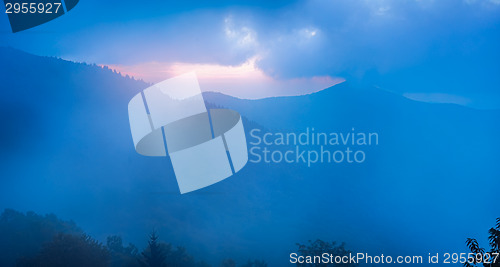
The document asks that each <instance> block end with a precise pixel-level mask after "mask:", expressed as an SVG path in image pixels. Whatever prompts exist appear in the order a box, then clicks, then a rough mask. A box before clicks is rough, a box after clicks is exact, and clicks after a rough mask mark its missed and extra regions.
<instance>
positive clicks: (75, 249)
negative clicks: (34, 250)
mask: <svg viewBox="0 0 500 267" xmlns="http://www.w3.org/2000/svg"><path fill="white" fill-rule="evenodd" d="M17 266H37V267H67V266H72V267H87V266H94V267H105V266H109V252H108V250H107V249H106V248H105V247H104V246H103V245H102V244H101V243H99V242H98V241H96V240H94V239H92V238H91V237H90V236H88V235H85V234H82V235H71V234H63V233H60V234H57V235H56V236H55V237H54V239H53V240H52V242H50V243H48V244H46V245H44V246H43V248H42V250H41V251H40V252H39V254H38V255H37V256H36V257H34V258H28V259H22V260H20V261H19V262H18V264H17Z"/></svg>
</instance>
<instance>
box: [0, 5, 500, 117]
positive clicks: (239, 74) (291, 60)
mask: <svg viewBox="0 0 500 267" xmlns="http://www.w3.org/2000/svg"><path fill="white" fill-rule="evenodd" d="M110 2H115V3H110ZM110 2H106V3H105V2H104V1H97V0H82V1H80V3H79V4H78V6H77V7H76V8H75V9H73V10H71V11H70V12H69V13H68V14H66V15H64V16H62V17H61V18H59V19H56V20H54V21H52V22H49V23H47V24H44V25H41V26H39V27H36V28H33V29H30V30H27V31H24V32H20V33H16V34H12V33H11V32H10V27H9V24H8V20H7V16H6V15H4V16H1V18H0V33H1V35H0V45H9V46H12V47H15V48H19V49H21V50H25V51H28V52H31V53H35V54H38V55H49V56H59V57H62V58H65V59H69V60H75V61H85V62H89V63H97V64H104V65H110V66H112V67H113V68H116V69H119V70H120V71H122V72H124V73H128V74H131V75H134V76H136V77H138V78H143V79H144V80H146V81H149V82H156V81H160V80H162V79H165V78H168V77H171V76H174V75H176V74H180V73H182V72H186V71H190V70H196V71H197V72H198V75H199V76H200V79H201V80H202V86H203V85H205V86H204V87H205V88H204V89H205V90H219V91H222V92H225V93H230V94H233V95H236V96H239V97H248V98H258V97H265V96H272V95H294V94H300V93H308V92H314V91H317V90H321V89H323V88H325V87H328V86H330V85H333V84H335V83H338V82H340V81H343V79H346V80H347V81H348V82H352V84H353V86H372V85H375V86H379V87H381V88H383V89H386V90H390V91H393V92H397V93H399V94H402V95H405V96H407V97H411V98H414V99H420V100H425V101H434V102H453V103H459V104H464V105H469V106H474V107H480V108H500V75H499V74H500V63H499V62H500V0H484V1H479V0H477V1H474V0H467V1H455V0H440V1H430V0H420V1H415V0H412V1H410V0H408V1H401V0H394V1H382V0H374V1H347V0H344V1H324V0H323V1H297V2H289V1H246V2H231V1H212V2H213V3H207V1H199V2H197V1H189V2H185V1H175V2H167V1H161V2H160V1H145V2H142V3H141V2H139V3H138V2H137V1H131V0H123V1H119V2H118V1H110ZM117 3H119V4H117Z"/></svg>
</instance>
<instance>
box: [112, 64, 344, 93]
mask: <svg viewBox="0 0 500 267" xmlns="http://www.w3.org/2000/svg"><path fill="white" fill-rule="evenodd" d="M256 61H257V58H251V59H249V60H248V61H246V62H245V63H243V64H241V65H238V66H225V65H217V64H193V63H182V62H179V63H168V62H148V63H142V64H137V65H128V66H127V65H108V67H109V68H111V69H115V70H118V71H120V72H121V73H122V74H127V75H130V76H134V77H136V78H141V79H144V80H145V81H148V82H151V83H156V82H160V81H162V80H164V79H168V78H171V77H175V76H178V75H181V74H184V73H187V72H191V71H195V72H196V74H197V76H198V79H199V82H200V86H201V89H202V90H203V91H212V92H221V93H224V94H227V95H232V96H235V97H239V98H246V99H257V98H265V97H273V96H293V95H304V94H309V93H314V92H317V91H320V90H323V89H325V88H328V87H331V86H333V85H335V84H338V83H341V82H343V81H344V79H342V78H332V77H330V76H322V77H320V76H315V77H310V78H294V79H286V80H278V79H275V78H273V77H270V76H268V75H266V74H265V73H264V72H263V71H262V70H260V69H259V68H257V67H256Z"/></svg>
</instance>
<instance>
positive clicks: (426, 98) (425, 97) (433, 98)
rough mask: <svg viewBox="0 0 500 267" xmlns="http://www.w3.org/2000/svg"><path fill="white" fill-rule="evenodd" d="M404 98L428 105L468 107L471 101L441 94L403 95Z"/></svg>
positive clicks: (457, 96)
mask: <svg viewBox="0 0 500 267" xmlns="http://www.w3.org/2000/svg"><path fill="white" fill-rule="evenodd" d="M403 96H404V97H406V98H408V99H412V100H416V101H421V102H428V103H447V104H458V105H462V106H468V105H469V104H470V103H471V102H472V101H471V100H470V99H469V98H466V97H463V96H459V95H452V94H443V93H404V94H403Z"/></svg>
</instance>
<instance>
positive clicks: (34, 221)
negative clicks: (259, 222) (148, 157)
mask: <svg viewBox="0 0 500 267" xmlns="http://www.w3.org/2000/svg"><path fill="white" fill-rule="evenodd" d="M0 237H1V238H0V251H2V253H1V254H0V266H17V267H29V266H38V267H63V266H64V267H67V266H72V267H88V266H93V267H108V266H109V267H115V266H116V267H118V266H120V267H121V266H125V267H167V266H186V267H207V266H211V265H209V264H208V263H206V262H204V261H201V260H198V259H195V258H194V257H193V256H192V255H190V254H189V253H188V252H187V250H186V249H185V248H184V247H180V246H173V245H172V244H169V243H166V242H162V241H160V239H159V236H158V234H157V233H156V232H153V233H151V234H150V235H149V241H148V245H147V246H146V248H144V249H143V250H142V251H140V250H139V249H138V248H137V247H136V246H135V245H133V244H128V245H124V244H123V241H122V238H121V237H120V236H110V237H108V238H107V240H106V244H102V243H101V242H99V241H97V240H95V239H94V238H92V237H91V236H89V235H87V234H85V233H84V232H83V231H82V230H81V229H80V228H79V227H78V226H77V225H76V224H75V223H74V222H72V221H63V220H60V219H59V218H57V216H55V215H53V214H49V215H44V216H41V215H38V214H35V213H34V212H28V213H26V214H24V213H21V212H18V211H15V210H12V209H6V210H5V211H4V212H3V213H2V214H1V215H0ZM219 266H221V267H236V266H241V267H266V266H267V264H266V263H265V262H264V261H258V260H253V261H250V260H249V261H248V262H246V263H240V264H237V263H236V262H235V261H234V260H232V259H226V260H223V261H222V262H221V263H220V265H219Z"/></svg>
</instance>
